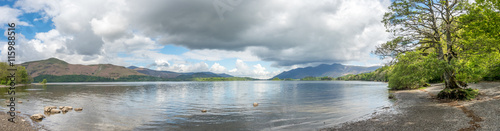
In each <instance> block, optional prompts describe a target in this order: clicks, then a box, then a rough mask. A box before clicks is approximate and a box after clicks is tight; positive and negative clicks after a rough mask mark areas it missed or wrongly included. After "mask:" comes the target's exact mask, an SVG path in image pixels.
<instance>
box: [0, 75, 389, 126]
mask: <svg viewBox="0 0 500 131" xmlns="http://www.w3.org/2000/svg"><path fill="white" fill-rule="evenodd" d="M1 90H2V92H1V94H2V95H0V98H2V99H6V97H8V95H6V92H5V91H6V90H7V89H6V88H4V89H1ZM387 96H388V95H387V84H386V83H381V82H357V81H229V82H109V83H59V84H51V85H47V86H31V87H22V88H21V87H18V89H17V93H16V98H17V100H21V101H23V103H20V104H17V103H16V104H17V105H16V109H17V110H19V111H21V112H22V114H25V115H27V114H30V115H31V114H36V113H42V114H43V107H44V106H73V108H76V107H83V111H81V112H76V111H70V112H68V113H65V114H52V115H49V116H47V115H46V116H47V118H45V119H44V120H42V121H41V122H39V123H40V124H42V125H44V126H45V128H47V129H48V130H315V129H320V128H323V127H330V126H334V125H336V124H339V123H343V122H346V121H350V120H354V119H357V118H359V117H362V116H366V115H368V114H370V113H372V112H373V111H375V110H377V109H379V108H381V107H382V106H388V105H390V104H391V102H390V101H389V100H388V99H387ZM28 100H29V101H28ZM254 102H257V103H259V106H257V107H254V106H253V103H254ZM1 108H2V110H4V111H6V110H7V107H6V105H5V104H4V105H2V106H1ZM203 109H205V110H207V112H206V113H202V112H201V110H203Z"/></svg>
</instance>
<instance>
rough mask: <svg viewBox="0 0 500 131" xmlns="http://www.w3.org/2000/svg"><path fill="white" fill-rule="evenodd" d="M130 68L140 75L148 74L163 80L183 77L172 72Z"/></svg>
mask: <svg viewBox="0 0 500 131" xmlns="http://www.w3.org/2000/svg"><path fill="white" fill-rule="evenodd" d="M128 68H129V69H132V68H133V70H135V71H137V72H139V73H142V74H146V75H149V76H154V77H161V78H175V77H177V76H180V75H182V74H180V73H176V72H171V71H156V70H151V69H147V68H140V67H137V68H134V66H130V67H128Z"/></svg>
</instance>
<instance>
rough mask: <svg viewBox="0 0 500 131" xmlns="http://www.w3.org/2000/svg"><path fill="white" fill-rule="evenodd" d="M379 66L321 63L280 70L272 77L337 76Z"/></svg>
mask: <svg viewBox="0 0 500 131" xmlns="http://www.w3.org/2000/svg"><path fill="white" fill-rule="evenodd" d="M380 67H381V66H371V67H362V66H349V65H341V64H332V65H327V64H321V65H319V66H316V67H306V68H297V69H293V70H290V71H285V72H282V73H280V74H278V75H276V76H275V77H273V78H280V79H286V78H292V79H301V78H304V77H308V76H312V77H323V76H329V77H334V78H335V77H339V76H344V75H348V74H359V73H366V72H371V71H374V70H376V69H378V68H380Z"/></svg>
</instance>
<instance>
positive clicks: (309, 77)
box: [300, 76, 321, 81]
mask: <svg viewBox="0 0 500 131" xmlns="http://www.w3.org/2000/svg"><path fill="white" fill-rule="evenodd" d="M300 80H301V81H318V80H321V79H320V78H317V77H312V76H308V77H304V78H302V79H300Z"/></svg>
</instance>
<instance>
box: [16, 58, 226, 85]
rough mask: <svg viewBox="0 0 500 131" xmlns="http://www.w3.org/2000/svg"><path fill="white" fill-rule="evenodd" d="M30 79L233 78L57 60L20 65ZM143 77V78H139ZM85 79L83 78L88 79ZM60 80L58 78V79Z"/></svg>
mask: <svg viewBox="0 0 500 131" xmlns="http://www.w3.org/2000/svg"><path fill="white" fill-rule="evenodd" d="M21 65H22V66H24V67H25V68H26V70H27V71H28V75H30V76H31V77H32V78H35V79H36V77H39V76H43V77H47V76H68V77H76V76H77V77H81V76H88V77H99V78H111V79H118V78H122V77H130V76H133V78H137V77H139V78H143V77H148V79H151V77H158V78H164V79H173V80H187V79H189V78H196V77H233V76H231V75H228V74H216V73H212V72H193V73H177V72H171V71H157V70H151V69H146V68H140V67H135V66H130V67H128V68H126V67H123V66H117V65H112V64H97V65H80V64H69V63H67V62H65V61H63V60H59V59H57V58H49V59H47V60H40V61H31V62H25V63H22V64H21ZM141 76H143V77H141ZM88 77H85V78H88ZM58 79H60V78H58Z"/></svg>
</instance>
